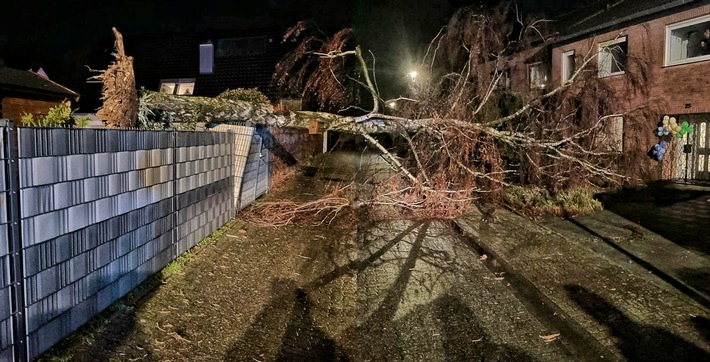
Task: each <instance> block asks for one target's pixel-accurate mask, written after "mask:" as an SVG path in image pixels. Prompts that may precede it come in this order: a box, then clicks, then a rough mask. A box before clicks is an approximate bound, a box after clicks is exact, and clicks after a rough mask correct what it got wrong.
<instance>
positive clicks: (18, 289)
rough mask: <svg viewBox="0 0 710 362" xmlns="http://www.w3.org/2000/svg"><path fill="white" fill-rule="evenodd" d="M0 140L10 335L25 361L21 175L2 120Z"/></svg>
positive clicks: (13, 139)
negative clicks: (0, 139)
mask: <svg viewBox="0 0 710 362" xmlns="http://www.w3.org/2000/svg"><path fill="white" fill-rule="evenodd" d="M0 126H2V137H3V138H4V139H5V142H4V144H5V155H6V157H7V162H6V163H5V165H6V169H5V178H6V182H7V189H8V196H7V200H6V202H7V218H8V234H9V235H8V239H9V240H8V241H9V247H10V248H9V249H10V250H9V251H10V285H11V287H10V293H11V295H12V297H11V304H12V305H11V306H10V307H11V311H12V332H13V339H14V341H13V342H14V343H13V345H14V347H13V348H14V353H15V360H17V361H27V343H26V339H27V320H26V318H25V286H24V284H25V283H24V281H25V275H24V270H25V268H24V265H23V263H24V259H23V258H24V256H23V255H22V254H23V253H22V233H21V232H20V226H21V225H20V218H21V214H20V174H19V165H18V163H19V161H18V160H19V159H18V148H17V132H16V129H15V126H14V125H13V123H12V122H11V121H2V123H0Z"/></svg>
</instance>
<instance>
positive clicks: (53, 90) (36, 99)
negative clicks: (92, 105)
mask: <svg viewBox="0 0 710 362" xmlns="http://www.w3.org/2000/svg"><path fill="white" fill-rule="evenodd" d="M78 100H79V94H78V93H76V92H74V91H72V90H71V89H69V88H66V87H64V86H62V85H60V84H58V83H55V82H53V81H51V80H49V79H48V78H46V77H44V76H42V75H39V74H37V73H35V72H33V71H29V70H19V69H13V68H8V67H0V118H7V119H10V120H11V121H13V122H15V123H16V124H20V118H21V117H22V115H23V114H25V113H31V114H35V115H46V114H47V112H48V111H49V109H50V108H52V107H54V106H56V105H58V104H61V103H62V102H64V101H69V102H70V104H71V102H72V101H78Z"/></svg>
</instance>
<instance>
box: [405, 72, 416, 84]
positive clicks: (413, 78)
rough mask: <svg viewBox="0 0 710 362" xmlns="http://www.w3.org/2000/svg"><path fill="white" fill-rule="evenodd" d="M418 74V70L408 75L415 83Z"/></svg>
mask: <svg viewBox="0 0 710 362" xmlns="http://www.w3.org/2000/svg"><path fill="white" fill-rule="evenodd" d="M417 74H418V73H417V71H416V70H412V71H410V72H409V73H407V75H408V76H409V78H411V79H412V82H414V81H416V80H417Z"/></svg>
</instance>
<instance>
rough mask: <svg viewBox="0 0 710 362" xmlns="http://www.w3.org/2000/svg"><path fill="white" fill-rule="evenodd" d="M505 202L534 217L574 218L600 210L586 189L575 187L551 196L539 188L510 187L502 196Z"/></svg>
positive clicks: (597, 203) (598, 203)
mask: <svg viewBox="0 0 710 362" xmlns="http://www.w3.org/2000/svg"><path fill="white" fill-rule="evenodd" d="M503 199H504V200H505V202H506V203H507V204H508V205H509V206H511V207H513V208H515V209H518V210H520V211H523V212H526V213H531V214H535V215H556V216H576V215H584V214H589V213H592V212H595V211H600V210H602V204H601V202H599V201H598V200H596V199H594V192H593V190H591V189H590V188H587V187H577V188H572V189H569V190H566V191H562V192H558V193H556V194H551V193H550V192H548V191H547V190H546V189H543V188H540V187H533V186H528V187H523V186H511V187H508V188H507V189H505V191H504V194H503Z"/></svg>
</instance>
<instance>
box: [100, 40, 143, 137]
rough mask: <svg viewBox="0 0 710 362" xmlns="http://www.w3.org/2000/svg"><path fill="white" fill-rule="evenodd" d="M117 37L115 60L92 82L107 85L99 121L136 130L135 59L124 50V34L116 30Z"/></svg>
mask: <svg viewBox="0 0 710 362" xmlns="http://www.w3.org/2000/svg"><path fill="white" fill-rule="evenodd" d="M112 30H113V34H114V36H115V37H116V41H115V43H114V52H113V57H114V58H115V59H114V61H113V62H112V63H111V64H110V65H109V66H108V68H107V69H106V70H101V71H96V72H97V73H99V74H98V75H95V76H93V77H91V78H89V79H93V80H100V81H101V82H103V86H102V87H101V93H102V95H101V100H102V101H103V105H102V106H101V108H99V110H98V112H96V116H97V117H99V119H101V120H103V121H105V122H106V123H107V125H109V126H110V127H120V128H129V127H135V125H136V119H137V117H138V91H137V90H136V77H135V73H134V71H133V57H129V56H127V55H126V51H125V49H124V47H123V35H121V33H120V32H119V31H118V30H117V29H116V28H112Z"/></svg>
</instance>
